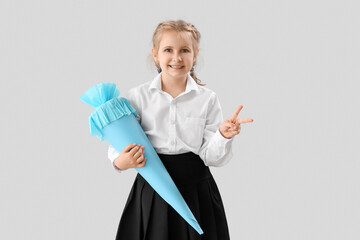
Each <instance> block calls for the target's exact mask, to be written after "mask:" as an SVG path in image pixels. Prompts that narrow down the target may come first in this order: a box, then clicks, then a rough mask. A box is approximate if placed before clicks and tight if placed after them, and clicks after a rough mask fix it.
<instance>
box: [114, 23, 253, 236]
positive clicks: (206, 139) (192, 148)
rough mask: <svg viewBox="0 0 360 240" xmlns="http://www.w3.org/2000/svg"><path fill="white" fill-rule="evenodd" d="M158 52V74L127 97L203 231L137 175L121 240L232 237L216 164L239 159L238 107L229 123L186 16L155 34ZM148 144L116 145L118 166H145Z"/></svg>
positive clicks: (122, 222) (121, 225) (197, 36)
mask: <svg viewBox="0 0 360 240" xmlns="http://www.w3.org/2000/svg"><path fill="white" fill-rule="evenodd" d="M152 40H153V48H152V57H153V59H154V63H155V65H156V67H157V68H158V72H159V74H158V75H157V76H156V77H155V78H154V79H153V80H152V81H148V82H146V83H143V84H141V85H140V86H138V87H135V88H132V89H130V90H129V92H128V94H127V99H128V100H129V102H130V104H131V105H132V106H133V107H134V108H135V109H136V112H137V113H138V116H137V120H138V121H139V123H140V124H141V126H142V128H143V130H144V132H145V133H146V135H147V137H148V138H149V140H150V142H151V143H152V145H153V147H154V149H155V150H156V152H157V153H158V155H159V158H160V159H161V161H162V162H163V163H164V165H165V167H166V169H167V170H168V172H169V174H170V176H171V177H172V179H173V180H174V182H175V184H176V186H177V187H178V189H179V191H180V193H181V194H182V196H183V197H184V200H185V201H186V203H187V204H188V206H189V208H190V209H191V211H192V213H193V214H194V216H195V218H196V219H197V221H198V222H199V224H200V226H201V228H202V230H203V231H204V234H202V235H199V234H198V233H197V232H196V231H195V230H194V229H193V228H192V227H191V226H190V225H189V224H188V223H187V222H186V221H185V220H184V219H183V218H182V217H181V216H180V215H179V214H178V213H177V212H176V211H175V210H174V209H173V208H172V207H171V206H170V205H168V204H167V202H165V201H164V200H163V199H162V198H161V197H160V196H159V195H158V194H157V193H156V192H155V191H154V190H153V189H152V187H151V186H150V185H149V184H148V183H147V182H146V181H145V180H144V179H143V178H142V176H141V175H139V174H137V176H136V178H135V181H134V184H133V186H132V188H131V191H130V194H129V197H128V199H127V202H126V205H125V208H124V210H123V213H122V216H121V219H120V223H119V227H118V231H117V236H116V239H117V240H119V239H122V240H123V239H124V240H140V239H141V240H142V239H146V240H174V239H179V240H180V239H181V240H185V239H191V240H195V239H214V240H216V239H218V240H226V239H230V237H229V230H228V225H227V220H226V215H225V211H224V206H223V203H222V199H221V196H220V192H219V190H218V187H217V185H216V183H215V180H214V178H213V176H212V174H211V172H210V169H209V166H214V167H220V166H224V165H225V164H227V163H228V162H229V160H230V159H231V157H232V141H233V139H234V136H235V135H237V134H239V133H240V124H241V123H248V122H252V121H253V119H237V116H238V114H239V112H240V110H241V109H242V106H239V107H238V108H237V109H236V110H235V112H234V113H233V115H232V116H231V117H230V118H228V119H227V120H225V121H224V122H223V116H222V110H221V106H220V102H219V99H218V97H217V95H216V94H215V93H214V92H213V91H212V90H210V89H208V88H206V87H204V86H203V85H204V84H201V83H200V80H199V79H198V78H197V77H196V75H195V72H194V66H195V64H196V60H197V56H198V54H199V40H200V33H199V32H198V31H197V29H196V28H195V26H194V25H192V24H190V23H186V22H185V21H183V20H177V21H166V22H162V23H160V24H159V25H158V26H157V28H156V30H155V32H154V34H153V39H152ZM145 151H146V149H144V147H143V146H140V145H135V144H131V145H128V146H127V147H126V148H125V149H124V150H123V151H122V152H121V153H118V152H116V150H115V149H114V148H113V147H112V146H111V145H110V146H109V154H108V155H109V159H110V160H111V161H112V162H113V165H114V167H115V168H116V169H117V170H118V171H119V172H121V171H124V170H126V169H129V168H139V167H143V166H144V165H145V164H146V158H144V153H145Z"/></svg>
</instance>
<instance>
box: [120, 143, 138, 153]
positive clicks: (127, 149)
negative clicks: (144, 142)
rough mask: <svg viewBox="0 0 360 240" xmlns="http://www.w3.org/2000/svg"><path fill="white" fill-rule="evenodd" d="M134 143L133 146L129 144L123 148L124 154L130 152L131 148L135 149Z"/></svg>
mask: <svg viewBox="0 0 360 240" xmlns="http://www.w3.org/2000/svg"><path fill="white" fill-rule="evenodd" d="M135 145H136V143H133V144H129V145H127V146H126V147H125V148H124V150H123V151H124V152H128V151H130V149H131V148H133V147H135Z"/></svg>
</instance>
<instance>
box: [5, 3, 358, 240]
mask: <svg viewBox="0 0 360 240" xmlns="http://www.w3.org/2000/svg"><path fill="white" fill-rule="evenodd" d="M177 19H183V20H185V21H188V22H191V23H193V24H194V25H195V26H196V27H197V29H198V30H199V31H200V33H201V35H202V38H201V43H200V56H199V59H198V66H197V68H196V69H195V70H196V72H197V74H198V77H199V78H200V79H201V80H202V82H204V83H206V84H207V85H206V87H208V88H210V89H212V90H214V91H215V92H216V93H217V94H218V96H219V99H220V102H221V105H222V108H223V115H224V118H228V117H230V115H231V114H232V113H233V112H234V110H235V109H236V107H237V106H238V105H240V104H242V105H243V106H244V108H243V109H242V111H241V112H240V114H239V117H240V118H253V119H254V122H253V123H248V124H243V125H242V129H241V132H240V134H239V135H237V136H236V137H235V139H234V142H233V153H234V157H233V158H232V160H231V161H230V162H229V163H228V164H227V165H226V166H223V167H220V168H215V167H210V170H211V171H212V173H213V175H214V178H215V180H216V182H217V184H218V187H219V190H220V193H221V195H222V199H223V203H224V206H225V211H226V214H227V218H228V224H229V230H230V234H231V238H232V239H243V240H289V239H291V240H304V239H306V240H312V239H314V240H320V239H321V240H340V239H341V240H347V239H351V240H356V239H360V228H359V225H360V207H359V202H360V177H359V172H360V160H359V159H360V154H359V140H360V139H359V134H360V131H359V130H360V127H359V117H360V114H359V113H360V112H359V110H360V97H359V95H358V94H359V87H360V85H359V83H358V82H359V80H360V78H359V77H360V74H359V64H360V57H359V56H360V48H359V42H360V33H359V30H360V26H359V23H360V18H359V4H358V3H357V2H356V1H355V0H354V1H347V0H337V1H334V0H330V1H325V0H322V1H320V0H311V1H310V0H305V1H304V0H302V1H300V0H298V1H293V0H291V1H280V0H274V1H264V0H260V1H250V0H243V1H188V0H183V1H160V0H156V1H108V0H103V1H94V0H81V1H79V0H71V1H69V0H59V1H45V0H43V1H41V0H33V1H17V0H12V1H5V0H4V1H1V2H0V80H1V85H0V93H1V99H0V102H1V118H0V119H1V120H0V121H1V122H0V131H1V134H0V141H1V145H0V148H1V152H0V154H1V155H0V160H1V161H0V194H1V195H0V228H1V229H0V239H6V240H13V239H29V240H30V239H31V240H39V239H44V240H48V239H51V240H57V239H61V240H63V239H89V240H90V239H93V240H99V239H101V240H107V239H109V240H110V239H115V234H116V231H117V227H118V223H119V220H120V217H121V214H122V210H123V208H124V206H125V202H126V200H127V197H128V194H129V192H130V188H131V186H132V183H133V181H134V178H135V175H136V171H135V170H134V169H130V170H127V171H126V172H123V173H118V172H116V171H115V170H114V169H113V168H112V166H111V162H110V160H109V159H108V158H107V149H108V143H106V142H105V141H104V142H101V141H100V140H99V139H97V138H96V137H92V136H90V133H89V126H88V117H89V116H90V113H91V112H92V110H93V109H92V108H91V107H90V106H88V105H86V104H85V103H83V102H81V101H80V100H79V97H80V96H81V95H82V94H83V93H84V92H85V91H86V90H87V89H88V88H89V87H91V86H92V85H94V84H98V83H101V82H114V83H116V84H117V86H118V89H119V90H120V92H121V96H125V94H126V92H127V91H128V90H129V89H130V88H132V87H135V86H137V85H139V84H141V83H144V82H146V81H149V80H152V79H153V78H154V77H155V76H156V74H157V72H156V69H155V67H154V65H153V63H152V61H151V58H149V54H150V53H151V47H152V43H151V38H152V34H153V32H154V30H155V28H156V26H157V24H158V23H160V22H161V21H165V20H177Z"/></svg>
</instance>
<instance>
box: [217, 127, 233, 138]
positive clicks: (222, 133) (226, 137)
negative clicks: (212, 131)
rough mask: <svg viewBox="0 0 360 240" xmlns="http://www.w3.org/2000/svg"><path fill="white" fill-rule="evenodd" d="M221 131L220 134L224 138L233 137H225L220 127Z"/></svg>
mask: <svg viewBox="0 0 360 240" xmlns="http://www.w3.org/2000/svg"><path fill="white" fill-rule="evenodd" d="M219 133H220V135H221V136H222V137H223V138H226V139H231V137H230V138H227V137H225V136H224V134H223V133H222V132H221V130H220V128H219Z"/></svg>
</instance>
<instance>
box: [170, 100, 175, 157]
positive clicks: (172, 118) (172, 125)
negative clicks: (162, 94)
mask: <svg viewBox="0 0 360 240" xmlns="http://www.w3.org/2000/svg"><path fill="white" fill-rule="evenodd" d="M169 116H170V129H171V131H170V144H171V150H172V152H175V143H176V142H175V138H176V132H175V131H176V129H175V116H176V104H175V102H174V100H172V101H171V103H170V115H169Z"/></svg>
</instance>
